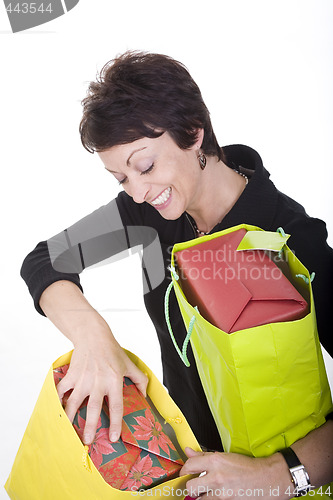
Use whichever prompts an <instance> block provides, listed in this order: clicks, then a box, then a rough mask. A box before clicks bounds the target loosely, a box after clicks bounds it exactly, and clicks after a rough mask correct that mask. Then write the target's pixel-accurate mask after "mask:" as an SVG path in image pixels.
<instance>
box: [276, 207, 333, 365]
mask: <svg viewBox="0 0 333 500" xmlns="http://www.w3.org/2000/svg"><path fill="white" fill-rule="evenodd" d="M284 229H285V231H286V232H287V233H289V234H290V235H291V236H290V238H289V240H288V242H287V244H288V246H289V247H290V248H291V249H292V250H293V251H294V252H295V254H296V257H298V259H299V260H300V261H301V262H302V264H304V265H305V267H306V268H307V269H308V271H309V272H310V274H311V273H312V272H314V273H315V277H314V280H313V282H312V289H313V296H314V303H315V310H316V317H317V326H318V334H319V339H320V342H321V344H322V345H323V346H324V348H325V349H326V350H327V352H328V353H329V354H330V355H331V356H333V349H332V338H333V335H332V331H333V308H332V304H333V250H332V248H331V247H330V246H329V245H328V244H327V230H326V225H325V223H324V222H323V221H322V220H320V219H316V218H312V217H309V216H307V215H305V216H304V215H303V216H302V214H299V215H296V216H294V217H293V219H292V220H291V221H290V222H289V223H286V224H285V227H284Z"/></svg>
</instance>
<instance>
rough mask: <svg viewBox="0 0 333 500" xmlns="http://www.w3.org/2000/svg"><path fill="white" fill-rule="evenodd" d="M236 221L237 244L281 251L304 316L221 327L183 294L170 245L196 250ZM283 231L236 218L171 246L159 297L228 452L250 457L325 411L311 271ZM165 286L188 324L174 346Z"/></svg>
mask: <svg viewBox="0 0 333 500" xmlns="http://www.w3.org/2000/svg"><path fill="white" fill-rule="evenodd" d="M239 229H246V231H247V233H246V235H245V237H244V238H243V240H242V241H241V243H240V245H239V247H238V249H237V251H247V250H253V249H268V250H269V251H274V252H279V253H280V255H281V254H282V252H283V256H284V261H286V262H287V263H288V265H289V271H290V273H291V275H292V276H294V277H296V276H297V278H296V280H298V281H299V287H300V288H302V289H303V293H304V295H305V296H307V298H308V302H309V306H310V310H309V312H308V314H306V315H305V317H303V318H302V319H298V320H294V321H286V322H276V323H270V324H263V325H261V326H256V327H252V328H247V329H244V330H239V331H235V332H233V333H226V332H224V331H223V330H221V329H219V328H217V327H216V326H214V325H212V324H211V323H210V322H208V321H207V320H206V319H204V318H203V316H202V315H201V314H200V311H199V310H198V308H197V307H196V304H190V303H189V302H188V300H187V298H186V296H185V295H184V292H183V290H182V288H181V284H180V281H181V279H179V274H178V272H177V269H176V267H175V266H176V256H177V252H179V251H182V250H185V249H188V248H193V247H195V248H196V249H197V250H198V251H199V252H200V245H201V244H202V243H203V242H207V241H209V240H212V239H215V238H219V237H220V236H223V235H226V234H228V233H231V232H234V231H237V230H239ZM281 233H282V234H281ZM288 237H289V236H288V235H285V234H284V232H283V230H282V231H281V232H280V233H278V232H277V233H271V232H266V231H263V230H262V229H260V228H258V227H255V226H250V225H246V224H242V225H239V226H236V227H233V228H229V229H227V230H225V231H221V232H218V233H215V234H212V235H207V236H203V237H201V238H197V239H194V240H190V241H187V242H184V243H179V244H176V245H175V246H174V247H173V251H172V257H171V277H172V282H171V283H170V286H169V289H168V291H167V294H166V303H165V313H166V319H167V323H168V326H169V331H170V334H171V337H172V340H173V342H174V345H175V348H176V350H177V351H178V353H179V355H180V357H181V358H182V359H183V361H184V363H185V364H187V365H188V360H187V356H186V349H187V344H188V342H190V343H191V346H192V350H193V353H194V358H195V362H196V365H197V369H198V372H199V376H200V379H201V383H202V386H203V388H204V391H205V394H206V397H207V400H208V404H209V406H210V409H211V412H212V415H213V417H214V420H215V422H216V425H217V428H218V430H219V433H220V436H221V439H222V443H223V447H224V450H225V451H228V452H235V453H241V454H244V455H250V456H255V457H265V456H269V455H272V454H273V453H274V452H276V451H278V450H281V449H283V448H286V447H288V446H290V445H291V444H292V443H294V442H295V441H297V440H298V439H300V438H302V437H304V436H305V435H306V434H308V433H309V432H310V431H311V430H313V429H315V428H317V427H319V426H321V425H322V424H324V423H325V416H326V415H327V414H328V413H330V412H331V411H332V399H331V393H330V388H329V384H328V380H327V375H326V371H325V365H324V361H323V357H322V351H321V347H320V343H319V339H318V333H317V325H316V316H315V307H314V300H313V295H312V288H311V277H310V275H309V272H308V270H307V269H306V268H305V267H304V266H303V265H302V263H301V262H300V261H299V260H298V259H297V257H296V256H295V255H294V254H293V252H292V251H291V250H290V249H289V248H288V246H287V245H286V241H287V239H288ZM198 258H200V254H198ZM172 287H173V288H174V290H175V293H176V297H177V301H178V304H179V307H180V310H181V314H182V317H183V320H184V323H185V327H186V329H187V331H188V335H187V337H186V339H185V340H184V344H183V346H182V349H181V348H180V347H179V346H178V345H177V343H176V340H175V338H174V336H173V333H172V328H171V324H170V323H172V318H169V311H168V295H169V293H170V291H171V289H172ZM325 492H326V493H327V492H328V493H329V496H330V495H331V493H332V492H333V488H332V487H329V486H328V489H327V488H322V490H321V492H319V496H320V497H321V498H323V497H325ZM310 494H312V495H314V494H315V492H313V491H312V492H311V493H310ZM332 496H333V495H332ZM326 498H327V496H326Z"/></svg>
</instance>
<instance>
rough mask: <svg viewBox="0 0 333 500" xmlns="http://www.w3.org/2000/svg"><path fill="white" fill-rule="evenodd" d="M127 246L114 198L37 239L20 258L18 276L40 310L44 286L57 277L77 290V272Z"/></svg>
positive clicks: (78, 280) (78, 284)
mask: <svg viewBox="0 0 333 500" xmlns="http://www.w3.org/2000/svg"><path fill="white" fill-rule="evenodd" d="M128 248H129V245H128V239H127V234H126V231H125V228H124V226H123V223H122V219H121V216H120V213H119V210H118V206H117V203H116V200H112V201H111V202H110V203H109V204H107V205H105V206H102V207H100V208H99V209H98V210H95V211H94V212H92V213H91V214H90V215H88V216H86V217H84V218H83V219H81V220H80V221H78V222H76V223H75V224H74V225H72V226H71V227H69V228H67V229H65V230H64V231H61V232H60V233H59V234H57V235H55V236H53V237H52V238H50V239H49V240H47V241H43V242H40V243H39V244H38V245H37V246H36V248H35V249H34V250H33V251H32V252H30V253H29V254H28V255H27V256H26V258H25V259H24V261H23V264H22V268H21V276H22V278H23V279H24V281H25V282H26V284H27V286H28V289H29V291H30V294H31V295H32V297H33V300H34V304H35V307H36V309H37V311H38V312H39V313H40V314H44V313H43V311H42V309H41V308H40V305H39V299H40V296H41V294H42V293H43V291H44V290H45V288H47V287H48V286H49V285H51V284H52V283H54V282H55V281H59V280H68V281H71V282H73V283H75V284H76V285H77V286H78V287H79V288H80V289H81V290H82V287H81V285H80V278H79V273H80V272H81V271H82V270H83V269H85V268H86V267H89V266H91V265H93V264H96V263H97V262H101V261H103V260H105V259H108V258H109V257H112V256H115V255H117V254H119V253H120V252H122V251H124V250H127V249H128Z"/></svg>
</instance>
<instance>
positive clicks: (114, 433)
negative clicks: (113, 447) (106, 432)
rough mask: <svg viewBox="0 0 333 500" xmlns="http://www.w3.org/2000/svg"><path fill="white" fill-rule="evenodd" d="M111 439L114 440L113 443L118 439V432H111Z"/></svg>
mask: <svg viewBox="0 0 333 500" xmlns="http://www.w3.org/2000/svg"><path fill="white" fill-rule="evenodd" d="M110 441H112V443H114V442H115V441H118V434H117V433H116V432H111V435H110Z"/></svg>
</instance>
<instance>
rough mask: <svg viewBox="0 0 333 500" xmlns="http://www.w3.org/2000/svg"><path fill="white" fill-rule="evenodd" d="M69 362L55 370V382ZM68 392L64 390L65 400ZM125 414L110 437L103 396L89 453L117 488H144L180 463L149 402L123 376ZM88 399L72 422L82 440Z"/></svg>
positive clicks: (175, 470)
mask: <svg viewBox="0 0 333 500" xmlns="http://www.w3.org/2000/svg"><path fill="white" fill-rule="evenodd" d="M68 367H69V365H64V366H61V367H59V368H56V369H55V370H54V381H55V384H56V385H57V384H58V383H59V381H60V380H61V379H62V378H63V377H64V376H65V375H66V373H67V370H68ZM68 396H69V394H68V393H66V395H65V397H64V403H65V402H66V399H67V398H68ZM123 404H124V416H123V421H122V430H121V437H120V439H119V441H117V442H115V443H112V442H110V440H109V425H110V418H109V412H108V405H107V399H106V398H105V401H104V404H103V408H102V411H101V414H100V418H99V422H98V426H97V432H96V436H95V439H94V441H93V443H92V444H91V445H90V446H89V450H88V454H89V456H90V458H91V460H92V461H93V463H94V465H95V466H96V468H97V470H98V471H99V473H100V474H101V475H102V477H103V478H104V480H105V481H106V482H107V483H108V484H110V485H111V486H112V487H114V488H117V489H120V490H131V491H136V490H138V489H145V488H148V487H151V486H155V485H156V484H158V483H160V482H162V481H163V480H165V479H168V478H171V477H174V476H175V475H177V474H178V472H179V470H180V469H181V467H182V465H183V460H182V459H181V457H180V455H179V452H178V451H177V449H176V447H175V445H174V444H173V443H172V441H171V439H170V438H169V437H168V435H167V434H166V432H165V431H164V429H163V426H162V424H161V422H160V421H159V419H158V417H157V413H156V411H154V410H153V409H152V407H151V406H150V405H149V404H148V402H147V400H146V399H145V398H144V397H143V395H142V394H141V393H140V391H139V390H138V389H137V388H136V386H135V385H134V384H133V382H132V381H131V380H130V379H128V378H124V383H123ZM86 412H87V400H85V401H84V402H83V403H82V405H81V407H80V408H79V410H78V412H77V413H76V415H75V418H74V421H73V426H74V428H75V430H76V432H77V434H78V435H79V437H80V438H81V440H82V437H83V431H84V426H85V422H86Z"/></svg>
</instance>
